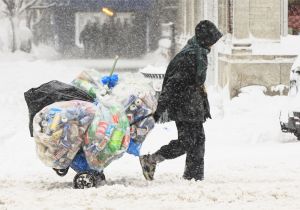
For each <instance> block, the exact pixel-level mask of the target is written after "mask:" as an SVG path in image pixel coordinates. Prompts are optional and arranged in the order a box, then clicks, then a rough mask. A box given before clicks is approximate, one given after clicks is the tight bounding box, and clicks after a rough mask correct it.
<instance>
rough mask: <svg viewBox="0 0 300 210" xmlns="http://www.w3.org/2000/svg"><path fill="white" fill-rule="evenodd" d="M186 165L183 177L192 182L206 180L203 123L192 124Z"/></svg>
mask: <svg viewBox="0 0 300 210" xmlns="http://www.w3.org/2000/svg"><path fill="white" fill-rule="evenodd" d="M189 130H190V135H189V136H188V138H189V139H188V142H189V147H188V148H187V155H186V163H185V170H184V175H183V177H184V178H185V179H188V180H191V179H195V180H203V178H204V154H205V134H204V129H203V125H202V123H197V124H190V129H189Z"/></svg>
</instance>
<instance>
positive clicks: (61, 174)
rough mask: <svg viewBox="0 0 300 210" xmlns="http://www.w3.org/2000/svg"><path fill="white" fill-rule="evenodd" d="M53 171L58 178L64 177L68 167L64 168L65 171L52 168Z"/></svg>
mask: <svg viewBox="0 0 300 210" xmlns="http://www.w3.org/2000/svg"><path fill="white" fill-rule="evenodd" d="M53 170H54V171H55V173H56V174H57V175H58V176H66V175H67V173H68V171H69V167H68V168H66V169H56V168H53Z"/></svg>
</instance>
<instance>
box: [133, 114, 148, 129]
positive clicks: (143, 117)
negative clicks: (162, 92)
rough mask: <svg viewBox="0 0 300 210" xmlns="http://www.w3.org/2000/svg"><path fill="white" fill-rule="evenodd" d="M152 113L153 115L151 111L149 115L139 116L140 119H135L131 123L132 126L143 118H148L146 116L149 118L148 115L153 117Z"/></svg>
mask: <svg viewBox="0 0 300 210" xmlns="http://www.w3.org/2000/svg"><path fill="white" fill-rule="evenodd" d="M152 115H153V114H152V113H151V114H148V115H146V116H142V117H139V118H138V119H136V120H135V121H133V122H132V123H130V126H132V125H135V124H137V123H138V122H141V121H142V120H144V119H146V118H148V117H151V116H152Z"/></svg>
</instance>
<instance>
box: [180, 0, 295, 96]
mask: <svg viewBox="0 0 300 210" xmlns="http://www.w3.org/2000/svg"><path fill="white" fill-rule="evenodd" d="M298 3H299V5H300V2H299V0H189V1H184V0H179V5H180V6H179V8H178V21H177V31H178V32H177V33H178V34H181V36H183V35H185V36H187V37H188V36H192V35H193V33H194V28H195V25H196V24H197V23H198V22H199V20H202V19H209V20H212V21H213V22H214V23H216V25H218V27H219V28H220V30H221V31H222V32H223V33H224V38H223V40H222V41H221V42H220V43H218V46H217V47H216V48H217V49H215V51H214V52H212V53H211V55H210V63H211V65H210V67H209V69H208V78H207V83H208V84H210V85H212V84H217V85H219V86H221V87H228V88H229V90H230V95H231V96H235V95H237V94H238V91H239V89H240V88H242V87H244V86H248V85H263V86H266V87H267V88H268V90H269V93H271V87H272V86H276V85H280V84H282V85H288V84H289V71H290V67H291V65H292V63H293V61H294V59H295V57H296V55H297V52H300V49H299V48H300V44H299V45H298V47H297V44H296V42H297V41H300V40H299V39H296V38H295V37H291V36H287V35H288V34H298V31H300V30H298V24H300V23H299V22H297V20H298V18H300V15H298V9H297V8H298V6H297V5H298ZM299 11H300V10H299ZM294 42H295V43H294ZM291 43H294V44H291ZM290 45H291V46H290Z"/></svg>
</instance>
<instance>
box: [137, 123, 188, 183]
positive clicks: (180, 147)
mask: <svg viewBox="0 0 300 210" xmlns="http://www.w3.org/2000/svg"><path fill="white" fill-rule="evenodd" d="M176 126H177V131H178V140H172V141H170V143H169V144H167V145H164V146H162V147H161V148H160V149H159V150H158V151H157V152H155V153H154V154H152V155H144V156H141V157H140V162H141V166H142V169H143V174H144V176H145V178H146V179H147V180H153V176H154V172H155V168H156V164H157V163H159V162H162V161H163V160H165V159H174V158H177V157H179V156H181V155H183V154H185V153H186V148H185V147H186V146H185V145H186V143H185V142H184V141H185V138H186V133H187V132H188V130H187V129H186V126H185V123H184V122H176Z"/></svg>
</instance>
